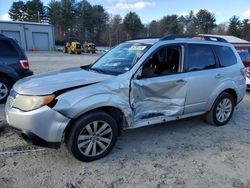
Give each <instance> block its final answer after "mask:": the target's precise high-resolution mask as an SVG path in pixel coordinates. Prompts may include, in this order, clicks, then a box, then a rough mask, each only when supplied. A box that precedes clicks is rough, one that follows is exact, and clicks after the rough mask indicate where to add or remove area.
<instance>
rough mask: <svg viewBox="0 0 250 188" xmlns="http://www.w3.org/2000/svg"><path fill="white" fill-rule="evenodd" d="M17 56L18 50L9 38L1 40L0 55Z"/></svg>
mask: <svg viewBox="0 0 250 188" xmlns="http://www.w3.org/2000/svg"><path fill="white" fill-rule="evenodd" d="M13 56H14V57H16V56H18V52H17V50H16V48H15V47H14V46H13V45H12V44H11V43H10V41H8V40H0V57H13Z"/></svg>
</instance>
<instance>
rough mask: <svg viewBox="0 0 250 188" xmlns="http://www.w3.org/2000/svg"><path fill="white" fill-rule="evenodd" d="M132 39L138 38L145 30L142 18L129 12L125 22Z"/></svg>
mask: <svg viewBox="0 0 250 188" xmlns="http://www.w3.org/2000/svg"><path fill="white" fill-rule="evenodd" d="M123 24H124V26H125V28H126V29H127V31H128V34H129V35H130V38H136V37H137V35H138V33H139V32H140V31H141V30H142V29H143V27H144V26H143V25H142V23H141V19H140V17H139V16H138V15H137V14H136V13H135V12H129V13H128V14H127V15H126V16H125V18H124V21H123Z"/></svg>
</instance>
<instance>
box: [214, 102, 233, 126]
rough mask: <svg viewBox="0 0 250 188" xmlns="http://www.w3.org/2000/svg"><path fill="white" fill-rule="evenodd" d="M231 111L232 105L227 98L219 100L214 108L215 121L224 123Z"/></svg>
mask: <svg viewBox="0 0 250 188" xmlns="http://www.w3.org/2000/svg"><path fill="white" fill-rule="evenodd" d="M232 110H233V104H232V101H231V100H230V99H228V98H224V99H223V100H221V102H220V103H219V104H218V106H217V108H216V119H217V120H218V121H219V122H225V121H227V120H228V118H229V117H230V115H231V113H232Z"/></svg>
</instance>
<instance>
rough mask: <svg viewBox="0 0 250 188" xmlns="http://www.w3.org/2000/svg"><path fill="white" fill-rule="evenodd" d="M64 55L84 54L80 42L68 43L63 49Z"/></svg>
mask: <svg viewBox="0 0 250 188" xmlns="http://www.w3.org/2000/svg"><path fill="white" fill-rule="evenodd" d="M63 52H64V53H69V54H73V53H74V54H81V52H82V45H81V44H80V42H66V45H65V46H64V48H63Z"/></svg>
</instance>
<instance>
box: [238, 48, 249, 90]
mask: <svg viewBox="0 0 250 188" xmlns="http://www.w3.org/2000/svg"><path fill="white" fill-rule="evenodd" d="M239 55H240V57H241V60H242V62H243V64H244V65H245V67H247V77H246V84H247V90H250V53H248V52H247V51H241V52H239Z"/></svg>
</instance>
